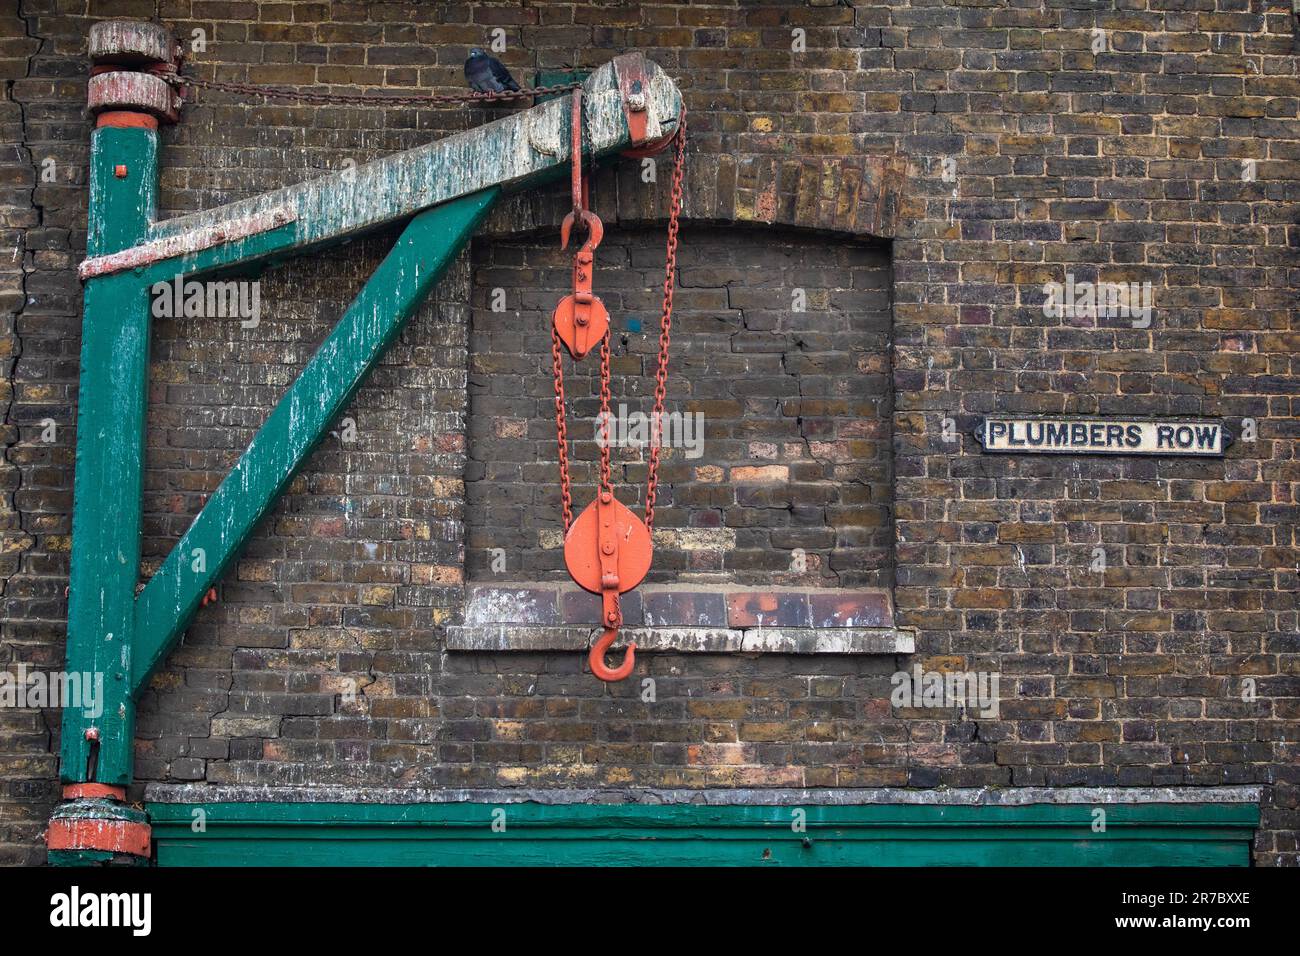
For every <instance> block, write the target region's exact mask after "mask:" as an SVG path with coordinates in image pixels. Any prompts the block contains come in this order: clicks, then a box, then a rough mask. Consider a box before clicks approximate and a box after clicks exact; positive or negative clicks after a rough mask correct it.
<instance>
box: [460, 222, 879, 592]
mask: <svg viewBox="0 0 1300 956" xmlns="http://www.w3.org/2000/svg"><path fill="white" fill-rule="evenodd" d="M682 243H683V245H682V250H681V253H680V255H679V258H678V263H679V270H680V282H681V288H680V289H679V290H678V291H677V292H676V294H675V297H674V312H673V337H672V342H673V345H672V349H673V351H672V354H671V365H670V372H669V374H670V376H671V393H672V397H673V402H672V405H671V406H670V407H669V408H668V412H669V415H670V416H671V415H672V414H673V413H674V412H676V413H677V414H678V416H679V417H677V418H675V419H674V418H671V417H670V418H669V423H668V426H667V427H666V429H665V430H666V433H667V439H668V442H669V444H670V445H671V446H673V447H668V448H666V449H665V450H664V454H663V457H662V459H661V469H660V479H661V484H662V491H661V492H660V494H659V495H658V498H657V502H656V505H657V507H656V512H655V514H656V529H658V531H659V535H658V541H657V545H656V550H655V560H654V566H653V568H652V569H651V574H650V577H649V580H651V581H671V580H682V579H683V578H685V579H687V580H690V579H696V580H718V581H730V582H739V583H745V584H751V585H762V584H768V585H771V584H820V585H823V586H829V587H834V586H846V587H853V586H857V585H863V584H880V583H882V581H883V583H885V584H888V583H889V582H888V573H889V570H890V568H891V566H892V560H891V558H892V551H893V547H892V546H893V532H892V527H891V521H890V510H889V509H890V496H891V490H892V482H891V481H890V473H889V467H890V461H891V459H892V457H893V455H892V449H891V446H890V441H889V422H890V411H891V409H890V402H891V399H892V394H893V393H892V385H891V384H890V380H889V375H888V372H889V327H890V324H891V323H890V313H889V269H888V258H887V257H886V255H885V254H884V253H882V252H881V251H880V250H879V249H875V248H872V247H870V246H865V245H862V244H857V243H849V242H846V241H845V240H844V239H843V238H836V237H816V238H810V237H806V236H804V237H800V236H798V235H797V234H788V233H776V234H773V232H772V231H771V230H764V231H762V232H758V231H756V230H752V229H750V230H740V229H730V230H716V229H691V228H689V227H688V228H687V229H686V230H685V231H684V233H683V238H682ZM663 244H664V234H663V230H662V229H653V230H635V231H626V230H620V231H613V232H607V233H606V235H605V239H604V241H603V242H602V244H601V245H600V248H599V249H598V250H597V254H598V261H597V272H596V282H597V294H598V295H599V296H600V297H601V299H602V301H603V302H604V303H605V304H606V306H607V307H608V308H609V310H610V313H611V316H612V317H613V321H614V336H613V339H612V342H613V346H612V349H611V362H610V368H611V393H612V397H611V411H612V413H613V418H614V423H613V424H612V425H611V432H612V434H613V436H614V441H615V442H616V443H617V447H614V448H612V449H611V460H612V462H613V465H614V468H613V482H614V485H615V487H616V489H618V490H619V491H620V497H621V500H623V501H624V502H625V503H627V504H629V505H630V504H633V503H639V504H644V500H645V481H646V466H645V454H644V452H643V450H642V448H641V447H640V446H638V445H637V444H636V440H637V433H636V431H635V429H637V428H639V427H642V426H644V425H645V424H646V423H645V422H644V420H641V421H638V418H637V417H636V416H638V415H641V416H647V415H648V414H649V412H650V410H651V407H652V404H653V398H654V383H655V379H654V374H655V367H656V358H657V353H658V348H659V335H658V331H659V310H660V299H661V298H662V282H663V278H662V277H663V256H664V249H663ZM571 262H572V260H571V258H570V257H569V256H567V255H565V254H563V253H561V252H560V250H559V249H558V247H557V244H556V243H555V242H554V238H553V236H546V237H544V238H539V239H533V240H527V241H516V242H502V241H500V240H493V241H485V242H480V243H478V244H476V254H475V256H474V262H473V267H474V289H475V296H474V311H473V314H472V323H473V324H472V333H471V336H470V352H471V356H470V377H469V396H470V404H469V414H470V418H469V426H468V435H469V466H468V468H467V471H466V477H467V484H466V505H467V507H466V517H465V523H466V526H467V530H468V536H467V540H466V544H467V551H466V569H467V571H468V573H469V574H470V576H471V577H480V578H489V579H490V578H491V577H492V576H493V575H500V574H503V573H504V574H508V575H511V576H513V577H514V578H516V579H529V578H554V577H560V578H567V577H568V574H567V572H566V571H565V569H564V562H563V555H562V552H561V548H560V543H561V538H562V523H561V518H560V495H559V488H558V483H557V480H556V475H557V465H556V444H555V410H554V378H553V373H552V368H551V339H550V326H549V321H550V313H551V310H552V309H554V308H555V303H556V302H557V301H558V300H559V299H560V297H561V296H563V295H564V294H565V292H566V290H567V286H568V283H569V282H570V270H571ZM496 290H500V296H499V305H500V307H501V308H502V309H504V311H501V312H494V311H493V310H492V303H493V297H494V296H495V295H496V294H497V292H496ZM598 351H599V350H597V351H594V352H592V353H591V354H590V355H589V356H588V357H587V358H586V359H584V360H583V361H582V363H581V364H579V365H578V366H577V367H576V368H575V367H574V366H572V365H571V364H570V363H568V362H567V361H566V362H565V363H564V364H565V366H566V373H565V392H566V395H567V396H568V398H569V409H570V412H569V414H570V418H571V424H570V429H571V430H570V432H569V434H570V436H571V437H572V439H573V458H574V460H573V462H572V465H571V473H572V476H573V499H574V510H575V513H576V512H578V511H580V510H581V509H582V508H584V507H585V506H586V505H587V504H588V503H589V502H591V501H592V500H593V499H594V497H595V480H596V477H597V474H598V469H597V467H596V465H597V462H598V460H599V445H598V444H597V442H596V441H595V438H596V435H597V434H598V425H597V422H598V421H599V418H598V416H599V410H600V387H599V382H600V377H599V368H600V366H599V361H600V356H599V354H598ZM681 416H687V418H685V419H684V418H682V417H681ZM697 416H698V417H697ZM675 422H683V423H684V424H683V425H682V426H681V430H680V431H679V426H678V425H676V424H674V423H675ZM628 436H630V437H631V441H630V442H624V441H622V439H624V438H626V437H628ZM679 436H680V437H681V438H682V439H683V441H682V442H681V443H674V439H675V438H676V437H679ZM647 437H648V434H647ZM642 440H644V438H642ZM494 548H500V549H502V550H503V551H504V552H505V554H506V557H505V561H504V564H505V566H504V567H502V566H501V564H502V563H501V562H497V563H496V564H495V565H494V563H493V558H494V553H493V549H494Z"/></svg>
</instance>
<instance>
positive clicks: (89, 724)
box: [61, 53, 682, 786]
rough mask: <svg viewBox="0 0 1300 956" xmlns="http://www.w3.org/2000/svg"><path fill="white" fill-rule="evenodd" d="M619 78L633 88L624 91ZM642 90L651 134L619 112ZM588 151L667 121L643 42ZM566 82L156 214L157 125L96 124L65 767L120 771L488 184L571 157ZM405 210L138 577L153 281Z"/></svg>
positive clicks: (599, 74) (671, 117)
mask: <svg viewBox="0 0 1300 956" xmlns="http://www.w3.org/2000/svg"><path fill="white" fill-rule="evenodd" d="M625 88H627V89H625ZM633 88H635V89H636V90H638V91H640V92H638V93H637V100H638V103H639V104H640V105H638V106H636V109H638V110H644V111H645V118H646V124H647V125H646V129H645V134H644V138H643V139H638V140H636V141H635V142H634V141H633V136H632V132H631V129H630V126H629V124H628V121H627V115H628V113H627V110H629V109H632V108H633V106H632V100H631V99H629V98H628V97H629V94H628V92H627V90H628V89H633ZM584 89H585V93H584V99H583V101H584V104H586V106H585V108H584V113H583V116H584V139H583V142H584V152H585V153H586V154H587V155H589V156H591V157H592V158H594V159H597V160H599V159H600V158H602V157H607V156H613V155H615V154H617V153H618V152H620V151H621V150H624V149H627V148H628V147H629V146H634V145H643V144H644V143H645V142H648V141H653V140H657V139H661V138H663V137H666V136H667V135H669V134H671V132H672V131H673V129H674V128H675V126H676V124H677V122H678V118H679V116H680V114H681V105H682V102H681V94H680V92H679V91H678V89H677V87H676V85H675V84H674V83H673V82H672V81H671V80H670V79H669V78H668V77H667V76H666V75H665V74H664V73H663V72H662V71H661V70H659V68H658V67H657V66H655V65H654V64H652V63H648V62H647V61H645V60H644V58H643V57H642V56H641V55H640V54H635V53H634V54H627V55H624V56H621V57H617V58H615V59H614V60H613V61H611V62H610V63H608V64H606V65H605V66H603V67H601V68H600V69H598V70H596V71H595V72H594V73H592V75H591V76H590V77H589V78H588V79H587V80H586V81H585V83H584ZM570 124H571V110H570V107H569V99H568V97H564V98H563V99H562V100H552V101H549V102H542V103H539V104H538V105H535V106H533V107H532V108H531V109H529V110H525V111H521V112H517V113H512V114H510V115H508V116H506V117H504V118H502V119H499V120H497V121H496V122H493V123H489V124H486V125H484V126H480V127H475V128H473V129H470V130H466V131H464V132H462V133H458V134H455V135H453V136H450V137H447V138H446V139H442V140H438V141H436V142H433V143H429V144H426V145H424V146H420V147H417V148H415V149H412V150H407V151H406V152H403V153H397V154H394V155H391V156H386V157H383V158H382V159H378V160H375V161H374V162H371V163H367V164H365V165H364V166H360V167H357V168H356V169H355V170H350V171H348V172H345V173H336V174H333V175H329V176H323V177H321V178H320V179H317V180H313V181H311V182H307V183H300V184H297V185H294V186H287V187H284V188H282V189H277V190H272V191H270V192H267V193H263V194H261V195H259V196H254V197H251V198H249V199H245V200H240V201H238V202H235V203H231V204H229V205H226V206H221V207H218V208H215V209H208V210H203V211H200V212H196V213H191V214H189V215H185V216H178V217H175V218H171V219H165V220H161V221H160V220H158V219H157V216H156V195H157V188H158V187H157V181H158V134H157V133H156V132H155V131H153V130H150V129H145V128H140V127H115V126H103V127H100V128H97V129H96V130H95V132H94V133H93V135H92V139H91V159H90V218H89V226H88V239H87V253H88V258H87V260H86V262H84V263H83V264H82V267H81V270H80V271H81V276H82V278H83V279H84V280H85V282H86V286H85V318H84V320H83V331H82V349H81V383H80V389H79V394H78V402H79V405H78V416H79V418H78V426H77V458H76V477H75V481H74V490H73V494H74V501H73V534H72V561H71V565H72V567H71V591H70V597H69V607H68V644H67V646H68V651H67V665H66V666H67V670H68V671H69V672H73V673H76V674H87V675H90V676H91V679H92V681H93V680H94V679H95V678H96V677H102V681H103V693H102V695H99V696H100V699H99V700H96V701H93V702H90V701H81V702H78V703H87V704H90V706H87V707H81V706H69V707H66V708H65V709H64V715H63V734H62V737H63V741H62V767H61V773H62V778H63V781H64V782H65V783H81V782H96V783H101V784H106V785H111V786H123V785H125V784H127V783H129V782H130V780H131V765H132V761H131V750H132V746H133V738H134V720H135V699H136V697H137V696H138V695H139V693H140V691H141V690H142V689H143V687H144V686H145V685H146V683H147V682H148V681H149V679H150V677H151V676H152V674H153V673H154V672H155V671H156V670H157V669H158V667H159V665H160V664H161V663H162V661H163V659H164V658H165V656H166V654H167V652H168V650H169V649H170V648H171V647H172V646H173V645H174V643H175V642H176V640H177V639H178V637H179V635H180V634H181V633H182V632H183V630H184V628H185V627H186V626H187V625H188V623H189V621H190V619H191V618H192V616H193V614H194V612H195V610H196V609H197V608H198V606H199V604H200V602H201V600H202V596H203V594H204V593H205V592H206V591H207V590H208V589H209V588H210V587H211V586H212V585H213V584H214V583H215V582H216V581H217V579H218V578H219V577H220V575H221V573H222V572H223V571H224V570H225V569H226V568H227V567H228V566H229V565H230V563H231V562H232V561H233V560H234V559H235V558H236V556H237V555H238V552H239V549H240V547H241V546H242V545H243V543H244V542H245V541H246V540H247V539H248V536H249V535H250V534H251V533H252V531H253V529H254V527H255V526H256V525H257V523H258V521H259V520H260V519H261V518H262V517H263V516H264V515H265V514H266V513H267V512H268V511H269V510H270V509H271V507H272V506H273V504H274V502H275V500H276V498H277V497H278V496H279V495H280V493H281V492H282V491H283V490H284V488H285V486H286V485H287V484H288V482H289V481H290V480H291V479H292V477H293V475H294V473H295V471H296V470H297V469H298V468H299V467H301V465H302V463H303V462H304V461H305V459H306V457H307V456H308V454H310V452H311V450H312V448H313V447H314V446H315V445H316V443H317V442H318V441H319V440H320V438H321V437H322V436H323V435H324V434H325V432H326V430H327V429H328V428H329V427H330V425H331V424H332V423H333V422H334V420H335V419H336V418H337V417H338V416H339V415H340V414H341V413H342V411H343V409H344V408H345V406H346V405H347V403H348V402H349V401H350V400H351V398H352V396H353V395H354V394H355V393H356V390H357V389H358V388H359V387H360V385H361V383H362V382H363V381H364V379H365V377H366V374H367V373H368V372H369V370H370V369H371V368H372V367H373V366H374V364H375V363H376V362H377V361H378V360H379V358H380V356H381V355H382V354H383V352H384V350H385V349H386V348H387V346H388V345H389V344H390V343H391V342H392V341H393V339H394V338H395V337H396V336H397V335H398V334H399V332H400V331H401V329H402V326H403V324H404V323H405V322H406V320H407V318H408V317H409V316H410V315H411V314H412V312H414V310H415V309H416V307H417V306H418V305H419V303H420V301H421V300H422V299H423V298H424V296H425V295H426V294H427V293H428V291H429V290H430V289H431V288H432V287H433V286H434V284H435V283H436V282H437V281H438V279H439V278H440V277H441V276H442V274H443V272H444V271H445V270H446V268H447V267H448V266H449V265H450V264H451V262H452V261H453V260H454V259H455V258H456V256H457V255H458V254H459V252H460V250H461V249H462V248H463V247H464V245H465V243H466V242H467V241H468V240H469V238H470V236H471V235H472V234H473V232H474V230H475V229H476V228H477V226H478V225H479V223H480V222H481V221H482V220H483V218H484V217H485V216H486V215H487V213H488V210H489V209H490V208H491V207H492V205H493V204H494V203H495V201H496V200H497V198H498V197H499V196H500V195H501V194H502V192H503V191H505V190H507V189H523V188H527V187H531V186H535V185H537V184H539V183H542V182H545V181H547V180H549V179H555V178H558V177H560V176H561V175H563V173H564V172H565V171H566V170H567V168H568V165H569V159H570V157H569V152H570V149H571V146H570V142H571V136H570V132H571V125H570ZM402 223H405V224H406V225H405V229H404V231H403V232H402V233H401V236H400V238H399V239H398V240H397V242H396V244H395V245H394V246H393V249H392V251H391V252H390V253H389V254H388V256H387V258H385V259H384V261H383V262H382V263H381V264H380V266H379V268H378V269H377V270H376V271H375V273H374V275H373V276H372V277H371V278H370V280H369V281H368V282H367V283H366V285H365V287H364V288H363V289H362V290H361V292H360V294H358V296H357V297H356V299H355V300H354V301H353V303H352V304H351V305H350V306H349V307H348V309H347V311H346V312H345V313H344V315H343V318H342V319H341V320H340V322H339V324H338V327H337V328H335V329H334V331H333V332H332V333H331V334H330V335H329V336H328V338H326V340H325V342H324V343H323V344H322V345H321V347H320V349H319V350H318V351H317V353H316V354H315V355H314V356H313V357H312V359H311V361H310V362H309V363H308V364H307V366H306V368H305V369H304V370H303V372H302V374H301V375H300V376H299V378H298V379H297V381H295V382H294V384H293V385H292V386H290V388H289V390H288V392H287V393H286V394H285V395H284V397H283V398H282V399H281V400H280V402H279V404H277V405H276V407H275V408H274V409H273V410H272V412H271V414H270V416H269V417H268V419H267V420H266V422H265V423H264V424H263V426H262V428H261V429H260V430H259V431H258V433H257V434H256V435H255V436H254V438H253V440H252V442H251V444H250V445H249V446H248V449H247V450H246V451H245V452H244V454H243V455H242V456H241V457H240V459H239V461H238V462H237V463H236V465H235V467H234V469H233V470H232V471H231V473H230V474H229V475H228V476H227V477H226V479H225V480H224V481H223V482H222V483H221V485H220V487H219V488H218V489H217V490H216V492H215V493H214V494H213V496H212V497H211V499H210V500H209V501H208V502H207V504H206V505H205V507H204V508H203V510H202V511H201V512H200V513H199V516H198V517H197V518H196V519H195V521H194V523H193V524H192V525H191V527H190V529H189V530H188V531H187V532H186V533H185V535H184V536H183V537H182V538H181V540H180V541H179V542H178V543H177V545H176V547H175V548H174V549H173V550H172V552H171V554H169V555H168V557H167V558H166V559H165V560H164V562H163V565H162V567H161V568H160V569H159V571H158V572H157V573H156V574H155V575H154V577H153V578H152V579H151V580H150V581H149V582H148V584H147V585H146V586H145V587H144V589H143V591H141V592H140V593H139V594H138V595H137V583H138V581H139V567H140V529H141V493H142V490H143V473H144V466H143V463H144V431H145V412H146V395H147V386H148V365H149V319H150V307H151V298H150V290H151V289H152V287H153V286H154V285H155V284H156V283H159V282H162V283H171V282H173V281H174V280H176V279H177V278H178V277H180V276H193V275H197V274H202V273H207V274H211V273H214V272H217V271H230V270H233V269H237V268H244V267H249V268H258V267H261V266H264V265H266V264H267V263H270V262H275V261H278V260H280V259H282V258H287V257H289V256H292V255H297V254H301V253H303V252H304V251H307V250H310V249H315V248H320V247H323V246H325V245H328V244H332V243H338V242H341V241H344V240H346V239H348V238H350V237H352V236H355V235H359V234H362V233H364V232H367V231H373V230H375V229H378V228H381V227H385V226H389V225H399V224H402Z"/></svg>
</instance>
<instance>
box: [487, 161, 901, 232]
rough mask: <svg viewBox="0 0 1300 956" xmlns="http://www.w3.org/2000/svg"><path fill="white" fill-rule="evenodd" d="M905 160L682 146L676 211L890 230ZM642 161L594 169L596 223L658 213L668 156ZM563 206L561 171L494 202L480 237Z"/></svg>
mask: <svg viewBox="0 0 1300 956" xmlns="http://www.w3.org/2000/svg"><path fill="white" fill-rule="evenodd" d="M906 168H907V164H906V161H905V160H904V159H903V158H902V157H897V156H852V157H828V158H819V159H795V160H785V159H781V158H779V157H771V158H764V157H760V158H752V159H744V160H740V161H737V160H736V159H735V157H732V156H729V155H722V156H719V155H716V154H696V155H691V154H690V153H689V152H688V154H687V168H686V177H685V189H684V196H683V208H682V216H683V218H684V219H686V220H689V221H693V222H699V223H715V224H755V225H779V226H789V227H794V228H798V229H808V230H814V231H817V232H823V233H839V234H842V235H849V236H853V237H857V238H862V239H869V238H876V239H892V238H894V234H895V231H896V229H897V226H898V222H899V219H900V210H901V208H902V205H903V190H904V186H905V182H906ZM642 169H643V167H642V164H641V161H639V160H634V159H622V160H620V161H619V162H618V163H617V164H616V165H612V166H607V167H605V168H603V169H601V170H599V171H597V172H596V174H595V177H594V179H593V181H592V186H591V203H592V207H593V208H594V209H595V211H596V213H597V215H599V216H600V217H601V219H602V220H603V221H604V222H605V224H606V225H608V226H613V225H624V226H631V225H640V224H646V223H659V222H663V221H664V220H665V219H667V216H668V198H669V183H670V181H671V177H672V166H671V158H670V157H668V156H661V157H659V159H658V162H657V165H656V176H655V180H656V181H655V182H653V183H646V182H643V181H642ZM570 206H571V202H570V199H569V193H568V182H567V179H566V181H565V184H564V186H563V187H558V186H557V187H555V188H552V189H545V190H529V191H528V192H524V193H519V194H516V195H514V196H511V197H509V198H507V199H506V200H505V201H504V202H501V203H498V204H497V206H496V209H495V210H494V211H493V213H492V215H491V216H490V217H489V219H488V221H487V223H485V225H484V227H483V229H482V230H481V232H480V236H484V237H487V238H492V237H506V236H514V237H518V236H521V235H524V234H528V233H533V232H542V231H546V230H556V231H558V229H559V226H560V221H561V220H562V219H563V218H564V216H565V214H566V213H567V212H568V211H569V209H570Z"/></svg>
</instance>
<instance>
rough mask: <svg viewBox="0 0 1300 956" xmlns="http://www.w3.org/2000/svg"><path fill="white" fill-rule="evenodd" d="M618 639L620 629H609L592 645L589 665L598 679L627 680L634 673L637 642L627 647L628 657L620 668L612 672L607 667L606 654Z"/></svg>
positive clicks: (588, 660)
mask: <svg viewBox="0 0 1300 956" xmlns="http://www.w3.org/2000/svg"><path fill="white" fill-rule="evenodd" d="M617 639H618V628H616V627H607V628H605V633H604V634H602V635H600V637H599V638H597V639H596V643H595V644H592V645H591V653H590V654H588V655H587V663H589V664H590V665H591V672H592V674H594V675H595V676H596V677H599V678H600V679H601V680H604V681H616V680H626V679H627V676H628V675H629V674H631V673H632V668H633V667H635V666H636V642H635V641H634V642H632V643H631V644H628V646H627V656H626V657H624V658H623V663H622V664H620V665H619V666H618V667H616V668H614V669H613V670H610V669H609V668H608V667H606V666H605V652H606V651H608V650H609V648H610V645H612V644H613V643H614V641H615V640H617Z"/></svg>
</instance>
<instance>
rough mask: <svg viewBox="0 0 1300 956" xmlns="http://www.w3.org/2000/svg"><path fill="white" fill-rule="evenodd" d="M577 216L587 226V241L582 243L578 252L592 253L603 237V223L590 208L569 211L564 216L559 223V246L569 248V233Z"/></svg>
mask: <svg viewBox="0 0 1300 956" xmlns="http://www.w3.org/2000/svg"><path fill="white" fill-rule="evenodd" d="M579 218H581V219H582V224H583V225H584V226H586V227H587V241H586V242H584V243H583V244H582V248H581V249H580V250H579V252H580V253H582V252H586V253H588V254H590V253H593V252H595V251H596V247H597V246H598V245H600V241H601V240H602V239H604V238H605V224H604V223H603V222H601V221H600V217H599V216H597V215H596V214H595V213H594V212H592V211H591V210H590V209H582V210H579V211H578V212H576V213H572V212H571V213H569V214H568V215H566V216H565V217H564V221H563V222H561V223H560V248H561V249H567V248H569V234H570V233H571V232H572V231H573V227H574V225H575V224H576V223H577V221H578V219H579Z"/></svg>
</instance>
